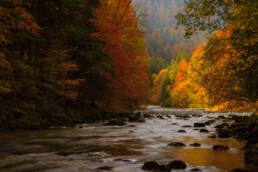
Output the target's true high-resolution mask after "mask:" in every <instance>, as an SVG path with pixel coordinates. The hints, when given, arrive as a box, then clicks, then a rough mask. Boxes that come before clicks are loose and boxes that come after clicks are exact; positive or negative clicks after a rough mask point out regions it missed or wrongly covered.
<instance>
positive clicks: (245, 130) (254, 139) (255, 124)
mask: <svg viewBox="0 0 258 172" xmlns="http://www.w3.org/2000/svg"><path fill="white" fill-rule="evenodd" d="M232 119H233V120H234V123H233V124H232V125H230V126H228V127H223V128H220V129H218V134H222V133H223V132H224V133H228V134H229V136H233V137H235V138H237V139H238V140H242V141H245V142H246V145H245V147H244V148H243V149H244V150H245V163H246V168H245V169H235V170H233V171H232V172H257V171H258V116H257V115H252V116H245V117H242V116H234V117H232Z"/></svg>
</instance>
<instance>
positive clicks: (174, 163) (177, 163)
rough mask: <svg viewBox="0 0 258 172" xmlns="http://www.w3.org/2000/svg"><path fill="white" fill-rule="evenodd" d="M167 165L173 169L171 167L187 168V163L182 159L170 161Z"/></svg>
mask: <svg viewBox="0 0 258 172" xmlns="http://www.w3.org/2000/svg"><path fill="white" fill-rule="evenodd" d="M167 167H168V168H169V169H170V170H171V169H185V168H186V164H185V163H184V162H183V161H181V160H174V161H172V162H170V163H169V164H168V165H167Z"/></svg>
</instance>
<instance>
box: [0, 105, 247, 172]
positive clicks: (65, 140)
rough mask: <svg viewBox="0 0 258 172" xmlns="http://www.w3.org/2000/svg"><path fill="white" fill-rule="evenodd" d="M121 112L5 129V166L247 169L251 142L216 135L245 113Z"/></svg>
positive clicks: (0, 154) (126, 171) (0, 148)
mask: <svg viewBox="0 0 258 172" xmlns="http://www.w3.org/2000/svg"><path fill="white" fill-rule="evenodd" d="M120 115H121V117H120V118H112V119H109V120H104V121H99V122H97V123H87V124H78V125H76V126H74V127H57V128H52V129H46V130H34V131H29V130H27V131H22V132H17V131H16V132H11V133H10V132H7V131H6V132H2V133H0V137H1V140H0V158H1V159H2V161H1V162H0V171H4V170H5V171H12V170H14V169H15V170H16V171H33V170H34V171H44V172H48V171H49V172H50V171H51V172H58V171H75V172H77V171H78V172H80V171H87V172H95V171H105V170H106V171H107V170H109V171H113V172H121V171H123V172H131V171H135V172H143V171H145V170H144V169H148V168H149V167H148V164H147V166H146V165H145V167H144V169H143V166H144V164H145V163H146V162H149V161H156V162H157V164H158V165H159V166H158V167H162V169H163V170H165V168H164V167H166V165H168V164H170V165H169V168H172V169H174V168H178V163H180V164H181V165H180V164H179V165H180V168H181V167H184V168H185V169H184V171H191V170H197V169H198V170H201V171H204V172H206V171H207V172H211V171H216V172H228V171H230V170H233V169H236V168H240V169H242V168H246V163H245V154H246V151H245V150H243V149H242V148H244V147H245V141H239V140H237V139H235V138H233V137H232V136H231V135H230V136H229V138H220V137H221V136H222V135H221V134H220V136H219V134H216V133H217V132H218V130H217V129H218V128H219V126H224V125H225V126H226V124H224V123H227V124H228V125H229V126H230V125H232V124H233V122H234V120H233V118H238V117H235V116H241V115H247V114H245V113H225V112H208V111H205V110H203V109H196V110H192V109H170V108H158V107H153V108H148V109H146V110H140V111H137V112H135V113H134V114H130V113H129V114H127V113H125V114H123V115H122V114H120ZM223 129H226V128H223ZM228 129H229V128H228ZM216 130H217V131H216ZM224 137H225V135H224ZM196 155H198V156H196ZM182 162H183V163H182ZM157 164H156V165H157ZM184 164H185V165H184Z"/></svg>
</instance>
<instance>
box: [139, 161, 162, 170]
mask: <svg viewBox="0 0 258 172" xmlns="http://www.w3.org/2000/svg"><path fill="white" fill-rule="evenodd" d="M142 169H143V170H147V171H151V170H158V169H159V164H158V163H157V162H156V161H148V162H145V163H144V165H143V166H142Z"/></svg>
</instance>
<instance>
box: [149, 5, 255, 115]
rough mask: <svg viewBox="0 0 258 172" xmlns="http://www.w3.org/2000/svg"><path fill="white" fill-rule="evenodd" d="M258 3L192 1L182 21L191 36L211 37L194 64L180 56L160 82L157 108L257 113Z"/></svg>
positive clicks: (156, 82) (156, 91) (159, 77)
mask: <svg viewBox="0 0 258 172" xmlns="http://www.w3.org/2000/svg"><path fill="white" fill-rule="evenodd" d="M257 6H258V3H257V1H255V0H250V1H248V2H247V1H242V0H239V1H220V0H213V1H209V0H203V1H197V0H188V1H186V5H185V6H184V8H183V10H182V11H181V12H179V13H178V14H177V16H176V19H177V25H178V26H184V28H185V36H186V37H188V38H189V37H191V36H192V35H194V34H195V33H196V32H197V31H208V32H209V33H210V34H211V36H210V37H209V39H208V41H207V42H206V43H204V44H202V45H200V46H198V47H197V48H196V50H195V51H194V53H193V54H192V55H191V58H185V57H183V56H178V58H177V59H176V60H175V61H173V63H171V65H170V66H169V67H168V68H166V69H162V70H161V71H160V72H159V74H158V75H157V76H156V77H155V78H154V86H153V89H152V90H153V95H152V98H151V99H152V102H154V103H158V104H161V105H163V106H168V107H171V106H172V107H181V108H189V107H191V108H210V109H213V110H238V111H253V112H256V113H257V107H258V104H257V96H258V80H257V78H258V56H257V54H258V52H257V47H258V45H257V44H258V42H257V41H258V32H257V25H258V21H257V20H258V16H257Z"/></svg>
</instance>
